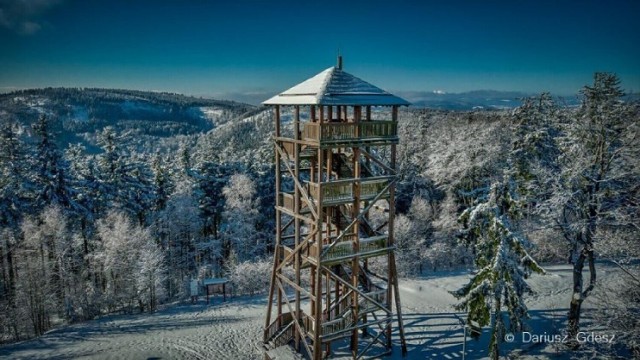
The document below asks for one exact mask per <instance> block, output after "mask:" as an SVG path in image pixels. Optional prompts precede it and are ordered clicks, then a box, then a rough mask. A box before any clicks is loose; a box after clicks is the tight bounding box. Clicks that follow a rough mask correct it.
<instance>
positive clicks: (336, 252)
mask: <svg viewBox="0 0 640 360" xmlns="http://www.w3.org/2000/svg"><path fill="white" fill-rule="evenodd" d="M353 237H355V234H347V235H345V236H343V238H342V241H340V242H339V243H337V244H335V245H334V246H333V247H331V249H330V250H329V251H328V252H327V253H326V254H324V256H323V257H322V261H331V260H336V259H344V258H350V257H353V256H355V255H367V254H372V253H375V252H377V251H380V250H384V249H386V248H387V235H379V236H374V237H370V238H364V239H360V243H359V248H360V249H359V251H357V252H356V251H354V250H353V245H354V244H353V241H352V239H353ZM328 247H329V245H324V246H323V247H322V248H323V250H324V249H326V248H328ZM309 256H311V257H316V258H317V257H318V251H317V248H316V247H315V246H311V247H310V248H309Z"/></svg>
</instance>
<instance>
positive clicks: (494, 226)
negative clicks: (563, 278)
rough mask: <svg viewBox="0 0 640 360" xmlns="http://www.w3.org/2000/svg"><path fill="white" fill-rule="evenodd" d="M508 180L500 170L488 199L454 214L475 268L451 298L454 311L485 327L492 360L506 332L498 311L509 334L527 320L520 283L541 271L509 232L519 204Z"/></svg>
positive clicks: (520, 241) (523, 244) (519, 238)
mask: <svg viewBox="0 0 640 360" xmlns="http://www.w3.org/2000/svg"><path fill="white" fill-rule="evenodd" d="M511 176H512V174H510V173H509V172H507V171H505V175H504V177H503V178H502V179H501V180H498V181H496V182H494V183H493V184H492V185H491V189H490V191H489V194H488V197H487V198H486V199H485V200H484V201H482V202H480V203H479V204H477V205H475V206H472V207H470V208H468V209H467V210H465V211H464V212H463V213H462V215H461V216H460V221H461V222H462V224H463V230H462V233H461V235H462V238H463V239H464V241H465V242H466V243H468V244H469V245H471V246H473V247H474V249H475V254H476V257H475V264H476V266H477V267H478V269H479V270H478V272H477V273H476V274H475V275H474V276H473V277H472V279H471V280H470V281H469V283H468V284H467V285H465V286H464V287H462V288H461V289H459V290H458V291H455V292H453V295H454V296H456V297H457V298H458V299H461V300H462V301H461V303H460V304H458V305H457V308H458V309H460V310H466V311H467V323H468V324H469V325H472V324H473V325H475V324H478V325H480V326H486V325H491V329H492V331H491V340H490V343H489V352H490V356H491V358H492V359H498V357H499V346H500V343H501V342H503V341H504V335H505V334H506V330H507V326H506V322H505V319H504V315H503V310H506V312H507V315H508V319H509V322H508V324H509V326H508V329H509V331H511V332H516V331H520V330H522V328H523V326H524V321H525V320H526V318H527V316H528V315H527V306H526V305H525V303H524V299H523V295H524V294H525V293H526V292H529V291H530V288H529V286H528V285H527V283H526V282H525V279H526V277H527V276H528V275H529V274H530V273H531V272H532V271H533V272H537V273H543V272H544V271H543V270H542V268H541V267H540V266H538V264H537V263H536V262H535V261H534V260H533V259H532V258H531V256H529V254H528V253H527V250H526V247H527V242H526V240H525V239H524V238H523V237H522V236H521V235H519V234H518V233H517V231H516V230H515V224H514V220H516V219H517V218H518V216H519V213H520V210H519V208H520V204H519V199H518V196H517V193H516V191H515V187H516V184H515V182H514V181H513V179H512V177H511Z"/></svg>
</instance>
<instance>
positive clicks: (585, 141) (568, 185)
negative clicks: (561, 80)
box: [546, 73, 640, 347]
mask: <svg viewBox="0 0 640 360" xmlns="http://www.w3.org/2000/svg"><path fill="white" fill-rule="evenodd" d="M582 94H583V102H582V105H581V107H580V108H579V110H578V111H577V113H576V114H575V119H574V120H573V121H567V122H566V123H565V124H563V132H564V136H563V137H561V139H560V140H561V141H560V145H561V146H560V147H561V151H562V153H561V156H560V162H561V166H562V172H561V174H560V176H559V177H558V178H557V179H558V181H557V183H556V188H555V191H554V196H553V197H552V198H551V199H549V201H548V202H547V204H546V207H547V209H549V213H550V215H551V216H552V217H555V221H556V222H557V224H558V225H559V226H560V228H561V229H562V233H563V235H564V237H565V239H566V240H567V243H568V244H569V247H570V256H569V260H570V262H571V263H572V264H573V271H574V277H573V295H572V298H571V303H570V307H569V318H568V335H569V338H570V339H575V335H576V334H577V333H578V331H579V321H580V313H581V306H582V303H583V301H584V300H585V299H586V298H587V297H588V296H589V295H590V294H591V292H592V291H593V289H594V287H595V285H596V263H595V251H596V247H597V241H596V239H597V238H598V234H599V233H600V232H601V231H603V230H606V229H609V230H615V229H618V230H621V229H628V230H629V231H636V233H637V230H638V229H637V214H638V202H637V194H638V183H639V182H640V175H639V174H640V165H639V162H638V156H640V152H639V151H638V149H639V141H640V139H639V135H638V134H640V131H639V124H640V116H639V115H638V107H637V106H636V105H631V104H628V103H625V102H624V101H621V98H622V96H623V91H622V90H621V88H620V80H619V79H618V77H617V76H615V75H613V74H609V73H596V74H595V76H594V83H593V85H592V86H585V87H584V88H583V90H582ZM632 219H635V220H632ZM634 223H635V225H634ZM636 239H637V237H636ZM585 263H586V264H588V267H589V273H590V279H589V284H588V286H586V287H585V285H584V283H583V275H582V274H583V270H584V266H585ZM572 345H574V346H575V347H577V346H578V345H579V344H578V343H577V342H575V343H573V344H572Z"/></svg>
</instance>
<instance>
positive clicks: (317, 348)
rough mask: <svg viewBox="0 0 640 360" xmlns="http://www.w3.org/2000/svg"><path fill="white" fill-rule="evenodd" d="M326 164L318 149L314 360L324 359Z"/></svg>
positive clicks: (322, 154) (321, 151) (322, 153)
mask: <svg viewBox="0 0 640 360" xmlns="http://www.w3.org/2000/svg"><path fill="white" fill-rule="evenodd" d="M323 163H324V151H323V150H322V149H318V178H317V183H318V189H319V191H318V198H317V205H318V218H317V219H316V229H317V231H316V243H315V244H314V245H315V246H316V253H317V254H318V258H317V259H316V267H315V274H313V275H314V279H313V282H314V284H313V285H314V288H313V295H314V296H315V299H316V302H315V303H314V304H313V306H314V309H313V310H312V311H313V313H314V318H315V320H316V321H315V328H314V329H313V337H314V339H313V356H312V358H313V359H314V360H320V359H322V342H321V340H320V337H321V335H322V268H321V266H322V258H321V257H320V254H322V237H323V235H324V234H323V233H322V221H323V219H324V208H323V200H322V192H323V190H322V189H323V187H322V176H323V173H322V164H323Z"/></svg>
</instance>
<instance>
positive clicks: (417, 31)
mask: <svg viewBox="0 0 640 360" xmlns="http://www.w3.org/2000/svg"><path fill="white" fill-rule="evenodd" d="M0 9H1V10H0V43H1V44H2V46H1V49H2V50H1V51H0V90H3V91H7V90H8V89H14V88H28V87H45V86H86V87H89V86H91V87H109V88H130V89H141V90H162V91H173V92H179V93H185V94H192V95H205V96H218V97H220V96H223V97H236V98H242V96H245V95H251V96H258V97H259V96H262V95H263V94H264V96H267V95H270V94H273V93H276V92H278V91H281V90H284V89H286V88H289V87H290V86H292V85H294V84H296V83H298V82H300V81H302V80H304V79H306V78H308V77H310V76H312V75H314V74H316V73H318V72H320V71H322V70H324V69H325V68H327V67H329V66H332V65H334V64H335V58H336V54H337V52H338V49H339V50H340V52H341V53H342V54H343V56H344V62H345V70H347V71H349V72H351V73H352V74H354V75H356V76H359V77H361V78H363V79H365V80H367V81H370V82H372V83H374V84H376V85H378V86H380V87H382V88H385V89H387V90H390V91H433V90H444V91H447V92H462V91H470V90H478V89H493V90H513V91H525V92H541V91H551V92H554V93H556V94H560V95H570V94H575V93H577V91H578V90H579V89H580V87H581V86H583V85H585V84H588V83H590V82H591V80H592V75H593V72H595V71H611V72H615V73H617V74H618V75H619V76H620V77H621V79H622V85H623V87H624V88H625V89H627V90H631V91H640V66H639V64H640V46H639V45H640V21H638V14H640V1H637V0H614V1H563V0H557V1H546V0H538V1H517V0H511V1H491V0H487V1H455V0H452V1H417V0H415V1H375V0H373V1H347V0H341V1H333V0H326V1H288V2H287V1H275V0H272V1H257V0H253V1H244V0H234V1H205V0H186V1H168V0H154V1H134V0H132V1H115V0H111V1H101V0H94V1H90V0H89V1H82V0H0Z"/></svg>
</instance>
